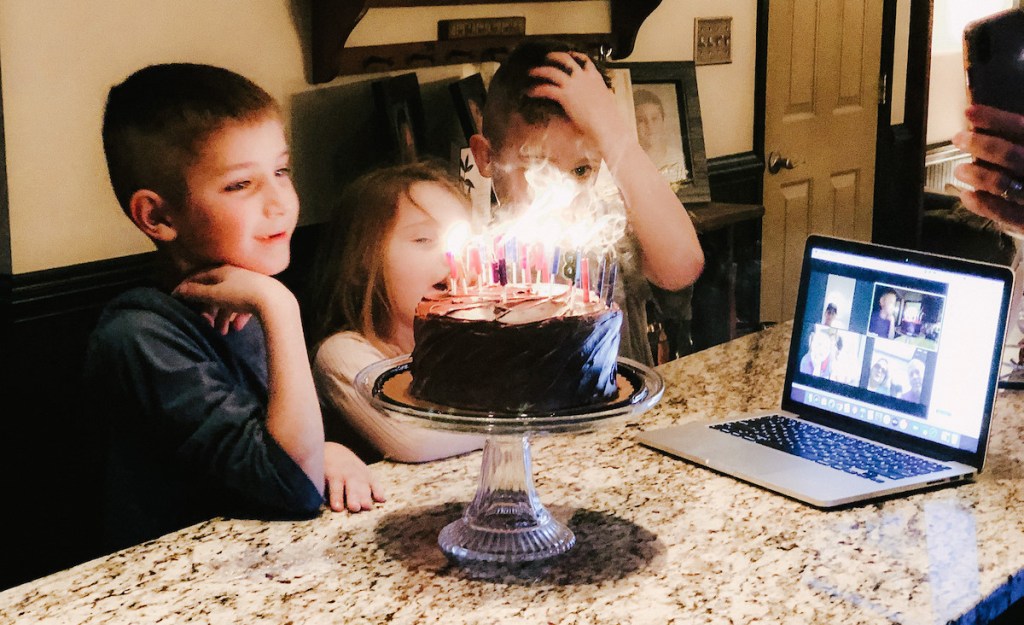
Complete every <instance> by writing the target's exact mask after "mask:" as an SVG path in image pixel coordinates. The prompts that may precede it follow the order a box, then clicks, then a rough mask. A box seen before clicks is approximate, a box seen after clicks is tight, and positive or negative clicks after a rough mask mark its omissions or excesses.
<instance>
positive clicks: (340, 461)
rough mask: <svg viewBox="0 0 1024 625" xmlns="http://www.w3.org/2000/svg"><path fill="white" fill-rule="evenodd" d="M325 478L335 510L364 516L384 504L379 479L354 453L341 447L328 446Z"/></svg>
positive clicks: (325, 452)
mask: <svg viewBox="0 0 1024 625" xmlns="http://www.w3.org/2000/svg"><path fill="white" fill-rule="evenodd" d="M324 477H325V479H326V481H327V500H328V502H329V503H330V506H331V510H334V511H335V512H341V511H342V510H346V509H347V510H349V511H350V512H360V511H362V510H370V509H371V508H373V503H374V502H382V501H384V492H383V490H381V487H380V486H379V485H378V484H377V478H376V476H375V475H374V474H373V472H372V471H370V467H368V466H366V463H364V462H363V461H362V460H360V459H359V457H358V456H356V455H355V454H354V453H353V452H352V450H350V449H349V448H348V447H345V446H344V445H340V444H338V443H331V442H328V443H324Z"/></svg>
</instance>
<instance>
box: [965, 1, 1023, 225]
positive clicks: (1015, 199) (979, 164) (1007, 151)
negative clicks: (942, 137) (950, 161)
mask: <svg viewBox="0 0 1024 625" xmlns="http://www.w3.org/2000/svg"><path fill="white" fill-rule="evenodd" d="M964 70H965V73H966V77H967V94H968V98H969V100H970V103H971V105H970V106H969V107H968V109H967V112H966V116H967V121H968V122H969V125H970V131H967V132H961V133H958V134H957V135H956V136H955V137H954V138H953V144H954V145H956V146H957V147H959V148H961V149H963V150H965V151H966V152H969V153H971V154H972V155H973V156H974V157H975V158H974V162H972V163H970V164H966V165H961V166H960V167H958V168H957V171H956V176H957V178H959V179H960V180H963V181H964V182H966V183H968V184H970V185H971V186H972V187H974V189H975V190H974V191H973V192H967V193H964V194H963V195H962V196H961V200H962V201H963V203H964V206H966V207H967V208H968V209H970V210H972V211H974V212H976V213H978V214H980V215H982V216H985V217H989V218H991V219H994V220H996V221H998V222H1000V223H1001V224H1002V225H1004V226H1006V227H1007V229H1008V230H1009V231H1011V232H1014V233H1017V234H1024V8H1017V9H1010V10H1007V11H1002V12H1000V13H996V14H994V15H990V16H988V17H985V18H982V19H980V20H977V21H974V22H972V23H970V24H968V25H967V27H966V28H965V29H964Z"/></svg>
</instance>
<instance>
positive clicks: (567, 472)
mask: <svg viewBox="0 0 1024 625" xmlns="http://www.w3.org/2000/svg"><path fill="white" fill-rule="evenodd" d="M789 333H790V326H789V325H788V324H784V325H780V326H776V327H773V328H771V329H769V330H766V331H764V332H760V333H757V334H753V335H749V336H746V337H743V338H741V339H739V340H736V341H733V342H731V343H727V344H724V345H720V346H718V347H715V348H712V349H709V350H705V351H703V352H699V353H698V354H695V355H692V356H689V357H686V358H683V359H681V360H678V361H674V362H672V363H669V364H667V365H663V366H662V367H661V368H660V369H659V371H660V372H661V373H662V375H663V377H664V378H665V381H666V385H667V389H666V391H665V395H664V397H663V398H662V400H661V402H660V403H659V404H658V405H657V406H655V407H654V408H653V409H651V410H650V411H648V412H646V413H644V414H642V415H640V416H638V417H637V418H636V419H635V420H634V421H632V422H629V423H625V424H623V423H621V422H620V423H618V424H613V425H609V426H608V427H605V428H601V429H599V430H597V431H594V432H589V433H584V434H563V435H554V436H546V437H538V438H536V439H535V440H534V443H533V460H534V471H533V475H534V480H535V483H536V486H537V490H538V493H539V494H540V497H541V499H542V500H543V501H544V503H545V505H547V506H548V508H549V509H550V510H551V511H552V513H553V514H554V515H555V516H556V517H558V518H560V519H561V520H563V521H565V522H568V524H569V526H570V527H571V528H572V529H573V530H574V532H575V533H576V536H577V544H576V546H575V547H574V548H573V549H572V550H571V551H569V552H568V553H567V554H565V555H563V556H561V557H559V558H556V559H554V560H553V561H550V562H548V563H546V564H544V563H541V564H532V565H524V566H520V567H493V568H489V567H484V566H477V567H463V566H457V565H453V564H450V563H449V562H448V561H447V560H445V558H444V556H443V555H442V554H441V552H440V550H439V549H438V547H437V543H436V540H437V534H438V532H439V531H440V529H441V528H442V527H443V526H444V525H446V524H447V523H448V522H450V521H452V520H454V519H455V518H457V517H458V515H459V514H460V513H461V510H462V508H463V506H464V505H465V503H466V502H468V501H469V499H471V498H472V496H473V494H474V492H475V489H476V481H477V477H478V474H479V471H480V458H481V456H480V452H476V453H472V454H468V455H466V456H463V457H459V458H453V459H449V460H444V461H440V462H434V463H429V464H423V465H403V464H395V463H382V464H379V465H376V467H375V468H376V470H377V471H378V473H379V475H380V477H381V481H382V482H383V483H384V484H385V485H386V486H387V489H388V494H389V499H388V501H387V502H386V503H385V504H383V505H380V506H379V507H378V508H376V509H375V510H373V511H370V512H365V513H361V514H357V515H350V514H347V513H331V512H324V513H323V514H322V515H321V516H320V517H318V518H316V519H313V520H310V521H302V522H263V521H254V520H233V519H232V520H229V519H215V520H212V521H209V522H205V523H201V524H199V525H196V526H193V527H191V528H187V529H185V530H182V531H180V532H177V533H174V534H170V535H167V536H165V537H162V538H160V539H158V540H155V541H152V542H149V543H146V544H143V545H140V546H137V547H133V548H130V549H127V550H124V551H120V552H117V553H115V554H112V555H110V556H106V557H103V558H100V559H97V560H93V561H91V562H87V563H85V564H82V565H79V566H76V567H74V568H72V569H69V570H67V571H62V572H59V573H55V574H53V575H50V576H48V577H45V578H42V579H38V580H35V581H32V582H29V583H26V584H23V585H21V586H17V587H15V588H11V589H8V590H6V591H4V592H3V593H0V622H3V623H8V622H16V623H65V622H66V623H81V624H95V623H157V622H167V623H183V622H186V621H194V622H201V623H214V624H228V623H232V624H233V623H247V624H253V623H382V622H392V623H417V624H419V623H445V624H449V623H503V624H516V623H530V624H538V623H539V624H544V623H658V624H662V623H781V622H785V623H787V624H795V623H832V624H835V623H894V622H895V623H919V624H928V625H931V624H934V623H945V622H948V621H953V622H958V621H959V622H970V623H975V622H977V623H984V622H986V621H987V620H988V619H989V618H990V617H991V616H992V615H994V614H996V613H998V612H999V611H1001V610H1002V609H1005V606H1006V605H1007V604H1008V603H1009V602H1010V601H1011V600H1014V599H1017V598H1019V597H1021V596H1022V595H1024V572H1022V569H1024V515H1022V514H1021V513H1020V512H1019V510H1020V508H1021V507H1022V506H1024V489H1022V478H1024V468H1022V466H1021V458H1022V451H1024V442H1022V441H1024V432H1022V429H1024V423H1022V419H1021V418H1020V417H1019V416H1020V415H1021V413H1022V409H1024V395H1022V394H1021V393H1022V392H1021V391H1004V392H1000V396H999V398H998V399H997V413H998V418H997V420H996V422H995V424H994V426H993V430H994V431H993V435H992V441H991V454H990V462H989V465H988V466H987V467H986V470H985V471H984V472H983V473H982V474H981V476H979V479H978V480H977V481H976V482H974V483H970V484H966V485H962V486H958V487H955V488H946V489H942V490H937V491H933V492H929V493H924V494H918V495H913V496H909V497H905V498H900V499H892V500H889V501H886V502H883V503H873V504H868V505H864V506H859V507H855V508H848V509H845V510H840V511H831V512H824V511H819V510H816V509H814V508H811V507H808V506H806V505H804V504H801V503H798V502H795V501H792V500H790V499H787V498H785V497H781V496H778V495H774V494H771V493H768V492H766V491H764V490H761V489H759V488H757V487H754V486H750V485H747V484H744V483H740V482H737V481H735V480H733V479H731V478H728V477H724V476H721V475H718V474H715V473H712V472H710V471H707V470H705V469H701V468H698V467H695V466H692V465H689V464H687V463H684V462H682V461H679V460H675V459H672V458H670V457H668V456H665V455H663V454H661V453H658V452H656V451H653V450H650V449H648V448H646V447H643V446H640V445H638V444H637V443H635V442H634V440H633V439H634V436H635V434H636V433H637V432H638V431H640V430H645V429H650V428H657V427H662V426H666V425H670V424H672V423H677V422H683V421H689V420H697V419H709V418H712V417H716V416H724V415H734V414H739V413H742V412H747V411H754V410H759V409H766V408H772V407H775V406H777V405H778V403H779V399H780V398H779V389H780V388H781V382H782V377H783V368H784V359H785V356H786V349H787V344H788V337H789Z"/></svg>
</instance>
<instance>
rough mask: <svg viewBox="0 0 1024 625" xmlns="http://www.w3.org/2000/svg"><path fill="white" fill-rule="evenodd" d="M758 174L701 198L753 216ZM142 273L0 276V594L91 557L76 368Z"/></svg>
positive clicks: (89, 476)
mask: <svg viewBox="0 0 1024 625" xmlns="http://www.w3.org/2000/svg"><path fill="white" fill-rule="evenodd" d="M761 169H762V166H761V159H760V158H758V157H757V156H755V155H753V154H752V153H751V154H740V155H736V156H728V157H723V158H718V159H713V160H712V161H711V162H710V178H711V191H712V197H713V198H714V199H715V200H718V201H727V202H740V203H756V204H760V202H761ZM319 231H320V227H319V226H318V225H309V226H303V227H300V228H299V229H298V230H297V231H296V234H295V237H294V239H293V261H292V266H291V267H290V268H289V269H288V271H287V272H285V273H284V274H282V276H281V279H282V281H283V282H285V284H287V285H288V286H289V288H291V289H292V290H293V291H295V292H296V293H298V294H303V293H305V289H306V287H307V283H306V279H305V276H307V275H308V273H309V269H310V267H311V266H312V264H313V259H314V257H315V248H316V241H317V237H318V236H319ZM740 236H741V235H740V234H738V235H737V246H736V249H737V252H738V253H741V254H743V255H744V256H743V258H744V259H746V260H748V261H749V260H753V259H759V258H760V247H759V241H760V230H759V229H758V230H757V232H756V233H755V232H753V231H751V232H746V233H742V237H744V238H742V239H740ZM741 240H742V241H745V242H740V241H741ZM705 244H706V247H707V248H708V249H709V250H713V249H715V246H717V245H719V243H718V242H717V241H716V240H715V238H714V237H713V236H712V237H709V240H708V241H707V242H706V243H705ZM713 257H714V252H713V251H710V252H709V258H713ZM153 264H154V260H153V255H152V254H151V253H150V254H140V255H136V256H128V257H124V258H115V259H110V260H104V261H99V262H93V263H85V264H81V265H75V266H71V267H62V268H59V269H51V270H46V271H39V272H32V273H26V274H20V275H16V276H9V275H5V276H0V322H2V325H3V343H2V345H0V355H2V359H3V362H4V371H5V375H4V376H3V399H4V404H3V406H4V409H3V415H4V435H3V436H2V437H0V457H2V458H3V465H2V466H3V492H4V495H5V497H4V499H5V505H4V510H5V511H6V517H7V519H6V520H7V525H8V527H9V529H8V530H7V531H6V532H4V533H3V538H2V544H0V553H2V554H3V565H2V567H0V588H7V587H10V586H13V585H16V584H19V583H22V582H25V581H28V580H31V579H34V578H36V577H40V576H43V575H47V574H49V573H52V572H55V571H58V570H62V569H64V568H67V567H70V566H73V565H75V564H78V563H80V562H84V561H86V560H88V559H91V558H93V557H97V556H100V555H103V553H102V551H101V550H100V547H99V545H100V541H99V534H100V528H101V525H100V516H99V512H100V511H99V500H100V497H101V484H102V481H101V480H102V466H103V463H102V457H103V440H102V435H101V434H100V432H98V431H97V429H96V428H95V427H93V425H92V424H91V423H88V422H87V421H86V420H85V418H84V411H83V410H82V406H81V404H80V398H81V397H82V388H81V382H80V372H81V367H82V360H83V356H84V350H85V345H86V341H87V338H88V334H89V332H90V331H91V329H92V327H93V325H94V324H95V322H96V319H97V318H98V316H99V314H100V311H101V310H102V307H103V306H104V304H105V303H106V302H107V301H108V300H109V299H110V298H111V297H112V296H114V295H115V294H117V293H120V292H122V291H124V290H126V289H128V288H131V287H134V286H138V285H144V284H147V283H148V282H149V279H150V273H151V271H152V269H153ZM718 275H719V274H718V272H716V271H714V270H709V271H707V272H705V275H704V276H702V278H701V283H699V284H698V285H697V287H696V288H697V291H698V293H700V292H713V291H714V289H716V288H719V287H718V286H717V284H716V280H717V277H716V276H718ZM743 275H744V272H742V271H741V276H743ZM751 275H753V274H751ZM741 284H742V285H744V286H743V288H744V289H748V288H749V289H751V291H750V292H751V293H754V297H753V301H754V302H755V303H756V301H757V298H756V294H757V289H756V285H753V283H752V282H750V280H749V276H747V278H746V281H744V282H741ZM698 297H699V296H698ZM747 310H750V309H749V308H748V309H747ZM748 314H749V313H748ZM754 318H755V319H756V315H755V317H754Z"/></svg>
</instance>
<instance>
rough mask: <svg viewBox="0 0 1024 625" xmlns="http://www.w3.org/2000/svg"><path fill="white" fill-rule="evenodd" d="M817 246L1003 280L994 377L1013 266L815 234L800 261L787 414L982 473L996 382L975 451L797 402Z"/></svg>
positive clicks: (785, 397) (785, 403)
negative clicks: (796, 380)
mask: <svg viewBox="0 0 1024 625" xmlns="http://www.w3.org/2000/svg"><path fill="white" fill-rule="evenodd" d="M814 249H826V250H835V251H838V252H847V253H850V254H857V255H862V256H868V257H872V258H880V259H884V260H889V261H895V262H899V263H914V264H917V265H921V266H924V267H929V268H934V269H939V270H942V271H950V272H954V273H961V274H969V275H974V276H979V277H983V278H989V279H993V280H997V281H999V282H1002V284H1003V293H1002V304H1001V308H1000V316H999V320H998V325H997V329H996V332H997V335H998V336H997V339H998V340H997V341H996V342H995V346H994V349H993V353H992V358H991V362H990V366H991V375H992V378H993V380H995V379H997V377H998V374H999V370H1000V363H1001V360H1002V355H1003V341H1004V340H1005V336H1006V322H1007V318H1008V316H1009V303H1010V300H1011V297H1012V294H1013V281H1014V276H1013V272H1012V271H1011V270H1010V268H1009V267H1006V266H1003V265H995V264H990V263H983V262H979V261H973V260H967V259H963V258H955V257H951V256H940V255H937V254H930V253H925V252H919V251H915V250H908V249H902V248H896V247H889V246H883V245H879V244H874V243H863V242H859V241H852V240H848V239H841V238H836V237H829V236H825V235H818V234H812V235H810V236H809V237H808V238H807V242H806V245H805V248H804V257H803V262H802V265H801V272H800V285H799V289H798V291H797V301H796V310H795V314H794V317H793V320H794V321H793V335H794V338H793V339H792V340H791V341H790V349H789V360H788V365H787V367H786V380H785V385H784V386H783V394H782V409H783V410H785V411H787V412H792V413H795V414H799V415H800V416H801V417H803V418H806V419H807V420H808V421H811V422H814V423H818V424H820V425H824V426H827V427H831V428H835V429H838V430H842V431H844V432H847V433H850V434H853V435H855V436H861V437H863V438H867V439H871V440H875V441H879V442H882V443H884V444H888V445H892V446H894V447H899V448H901V449H907V450H910V451H912V452H915V453H918V454H921V455H924V456H928V457H931V458H937V459H941V460H945V461H956V462H962V463H964V464H967V465H970V466H972V467H975V468H977V469H978V470H979V471H980V470H981V468H982V467H983V466H984V462H985V455H986V452H987V449H988V438H989V430H990V426H991V424H992V409H993V404H994V402H995V396H996V391H997V385H996V384H995V383H993V384H992V385H991V387H990V388H989V389H988V393H987V395H986V397H985V406H984V418H983V419H982V425H981V431H980V432H979V434H978V448H977V450H976V451H973V452H972V451H968V450H964V449H954V448H952V447H949V446H947V445H943V444H942V443H938V442H934V441H929V440H927V439H921V438H918V437H916V436H912V435H910V434H905V433H903V432H900V431H899V430H896V429H893V428H891V427H886V426H882V425H875V424H872V423H869V422H865V421H860V420H857V419H851V418H848V417H843V416H841V415H838V414H835V413H833V412H830V411H828V410H825V409H823V408H820V407H817V406H813V405H809V404H804V403H800V402H797V401H796V400H794V399H793V398H792V395H793V392H792V391H793V378H794V374H795V373H796V371H798V370H799V366H800V358H801V356H802V354H801V345H800V338H799V337H800V336H801V332H800V326H801V324H802V323H803V320H804V318H805V316H806V312H807V304H808V302H807V298H808V290H809V284H810V277H811V276H810V274H811V270H810V263H811V260H812V259H811V252H812V251H813V250H814Z"/></svg>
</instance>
